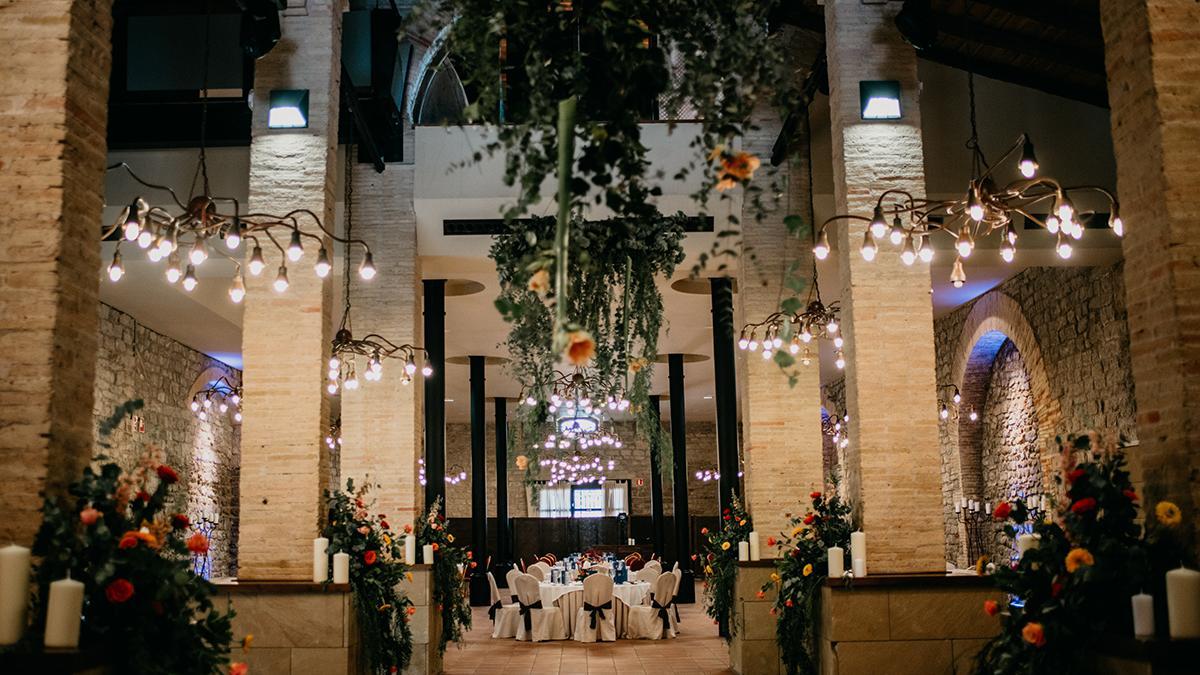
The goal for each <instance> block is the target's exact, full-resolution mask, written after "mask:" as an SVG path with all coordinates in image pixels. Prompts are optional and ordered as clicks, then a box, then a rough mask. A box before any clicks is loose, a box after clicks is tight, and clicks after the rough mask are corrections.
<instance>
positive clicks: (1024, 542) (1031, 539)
mask: <svg viewBox="0 0 1200 675" xmlns="http://www.w3.org/2000/svg"><path fill="white" fill-rule="evenodd" d="M1037 547H1038V540H1037V537H1035V536H1033V535H1032V534H1029V533H1028V532H1026V533H1025V534H1021V535H1017V552H1018V553H1020V554H1021V557H1025V551H1028V550H1029V549H1031V548H1037Z"/></svg>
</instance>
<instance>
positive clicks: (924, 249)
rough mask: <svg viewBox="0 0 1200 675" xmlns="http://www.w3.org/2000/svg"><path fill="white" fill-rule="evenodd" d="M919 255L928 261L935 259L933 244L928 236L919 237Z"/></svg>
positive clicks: (922, 259)
mask: <svg viewBox="0 0 1200 675" xmlns="http://www.w3.org/2000/svg"><path fill="white" fill-rule="evenodd" d="M917 257H918V258H920V259H921V262H926V263H927V262H930V261H932V260H933V244H931V243H930V242H929V238H928V237H920V238H919V239H917Z"/></svg>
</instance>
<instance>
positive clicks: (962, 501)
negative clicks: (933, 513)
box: [958, 497, 968, 509]
mask: <svg viewBox="0 0 1200 675" xmlns="http://www.w3.org/2000/svg"><path fill="white" fill-rule="evenodd" d="M967 504H968V501H967V498H966V497H963V498H962V499H959V500H958V505H959V506H961V507H963V508H964V509H965V508H967Z"/></svg>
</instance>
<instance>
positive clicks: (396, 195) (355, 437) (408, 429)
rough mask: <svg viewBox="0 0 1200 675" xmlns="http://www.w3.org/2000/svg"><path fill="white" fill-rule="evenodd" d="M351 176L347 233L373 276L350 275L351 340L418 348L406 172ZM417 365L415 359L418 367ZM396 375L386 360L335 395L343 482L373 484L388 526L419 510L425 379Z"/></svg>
mask: <svg viewBox="0 0 1200 675" xmlns="http://www.w3.org/2000/svg"><path fill="white" fill-rule="evenodd" d="M351 173H352V175H353V179H354V183H353V185H352V187H353V190H354V194H353V201H352V204H353V207H352V211H353V213H352V226H353V234H354V236H355V237H361V238H362V239H364V240H366V242H367V243H368V244H369V245H370V246H371V250H372V252H373V253H374V258H375V268H376V269H377V270H378V271H379V274H378V275H377V276H376V277H375V278H374V279H373V280H371V281H363V280H362V279H360V278H359V277H358V275H357V274H351V275H350V284H351V302H352V305H353V309H352V310H351V311H352V312H353V320H354V327H355V336H356V337H362V336H363V335H365V334H366V333H368V332H372V333H378V334H380V335H382V336H383V337H385V338H387V339H388V340H391V341H392V342H395V343H396V344H404V343H408V344H414V345H417V346H421V341H420V340H421V337H420V330H421V329H420V325H421V322H420V311H421V285H420V284H421V282H420V270H419V263H418V261H417V219H416V212H415V211H414V210H413V165H411V164H389V165H387V168H386V169H385V170H384V172H383V173H376V172H375V169H374V168H373V166H372V165H370V164H361V163H358V162H355V163H354V164H353V166H352V168H351ZM349 263H350V264H351V265H357V264H358V261H357V259H354V258H352V259H351V260H350V261H349ZM334 304H335V306H338V303H334ZM337 311H341V310H340V309H338V310H337ZM423 365H424V363H423V361H422V358H421V356H420V355H419V354H418V357H417V367H418V368H419V367H421V366H423ZM403 368H404V363H403V361H400V360H397V359H392V360H391V361H390V363H387V364H385V366H384V371H383V373H384V374H383V379H381V380H379V381H378V382H364V383H363V384H362V386H360V387H359V389H358V391H351V392H348V391H345V390H344V389H343V390H342V393H341V397H342V453H341V460H342V467H341V468H342V476H343V478H352V479H354V482H355V484H359V483H361V482H362V481H364V480H367V479H369V480H370V481H371V482H372V483H378V484H379V486H380V489H378V490H376V491H375V492H374V497H375V500H376V502H375V503H376V506H377V507H378V513H385V514H387V515H388V518H389V520H390V521H391V523H392V524H393V525H394V526H395V527H400V526H401V524H403V523H411V522H413V521H414V520H415V519H416V518H417V516H418V515H419V513H420V511H421V507H422V505H421V503H420V500H421V495H420V492H419V490H420V486H419V485H418V484H417V458H418V457H420V456H421V450H422V447H423V440H422V434H423V433H424V429H425V425H424V420H423V418H422V409H421V400H422V394H423V390H424V386H425V378H423V377H422V376H421V374H420V371H418V372H417V374H416V375H415V376H414V377H413V381H412V383H410V384H403V383H402V375H403Z"/></svg>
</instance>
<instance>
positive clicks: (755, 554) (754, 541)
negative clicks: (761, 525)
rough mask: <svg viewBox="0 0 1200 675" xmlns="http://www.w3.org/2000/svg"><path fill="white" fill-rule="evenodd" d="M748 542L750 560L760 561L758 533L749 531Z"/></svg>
mask: <svg viewBox="0 0 1200 675" xmlns="http://www.w3.org/2000/svg"><path fill="white" fill-rule="evenodd" d="M748 541H749V542H750V559H751V560H762V552H761V551H760V550H759V548H758V532H755V531H751V532H750V538H749V540H748Z"/></svg>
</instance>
